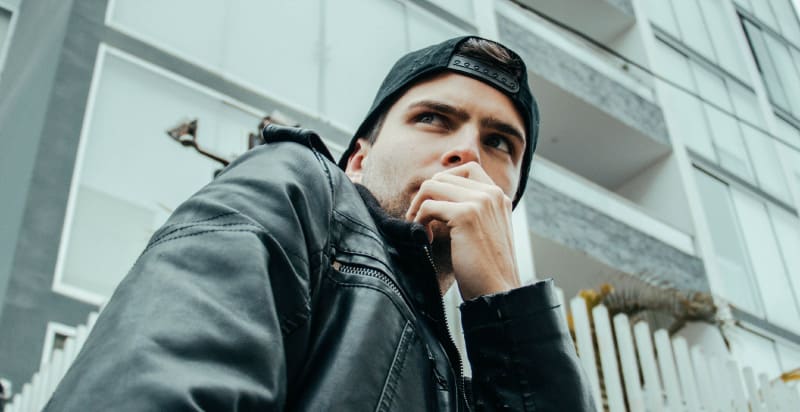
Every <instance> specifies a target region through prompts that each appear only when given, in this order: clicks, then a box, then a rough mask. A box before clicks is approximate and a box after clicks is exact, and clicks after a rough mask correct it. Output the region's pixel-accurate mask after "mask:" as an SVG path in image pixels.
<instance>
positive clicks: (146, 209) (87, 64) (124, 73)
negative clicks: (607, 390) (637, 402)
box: [0, 0, 800, 385]
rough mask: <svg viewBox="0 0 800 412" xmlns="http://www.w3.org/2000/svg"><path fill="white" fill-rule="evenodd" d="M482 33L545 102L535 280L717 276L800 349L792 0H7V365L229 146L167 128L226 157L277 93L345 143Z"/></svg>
mask: <svg viewBox="0 0 800 412" xmlns="http://www.w3.org/2000/svg"><path fill="white" fill-rule="evenodd" d="M470 33H472V34H478V35H482V36H484V37H488V38H494V39H498V40H500V41H502V42H503V43H505V44H507V45H509V46H510V47H512V48H513V49H515V50H516V51H518V52H519V53H520V54H521V55H522V56H523V58H524V59H525V60H526V62H527V64H528V67H529V77H530V79H531V85H532V89H533V91H534V94H535V95H536V96H537V99H538V101H539V104H540V107H541V113H542V130H541V135H540V141H539V146H538V149H537V155H536V156H535V157H534V166H533V169H532V174H531V177H530V181H529V189H528V193H527V194H526V196H525V198H524V202H523V203H522V204H521V205H520V207H519V208H518V210H517V211H516V212H515V236H516V239H517V249H518V252H517V255H518V259H519V260H520V266H521V268H522V269H523V270H522V271H523V276H524V277H525V280H526V281H532V280H533V279H535V278H545V277H553V278H555V280H556V282H557V284H558V285H559V286H560V287H561V288H562V289H563V290H564V293H565V295H566V296H568V297H571V296H574V295H575V294H576V293H577V292H578V291H579V290H581V289H591V288H597V287H598V286H599V285H600V284H602V283H612V284H614V283H622V284H624V283H625V282H629V281H631V280H633V281H638V280H644V281H646V282H650V283H659V284H668V285H670V286H674V287H676V288H679V289H685V290H693V291H703V292H709V293H711V294H712V295H713V296H715V297H716V299H717V303H718V305H720V306H721V307H723V308H725V310H724V313H726V314H728V315H726V316H727V317H728V320H729V327H726V328H725V330H724V332H723V335H724V338H725V339H726V340H727V342H728V343H729V344H730V353H731V355H732V356H733V357H734V358H735V359H737V361H738V362H739V363H740V364H742V365H749V366H751V367H753V368H754V369H755V370H756V372H757V373H758V372H763V373H766V374H767V375H769V376H773V377H777V376H779V375H780V374H781V373H782V372H786V371H789V370H792V369H794V368H797V367H800V215H798V209H800V24H799V23H798V18H797V14H796V13H795V10H794V9H793V7H792V4H791V3H790V0H569V1H560V2H552V1H547V0H516V1H511V0H446V1H445V0H442V1H433V0H343V1H331V0H297V1H292V2H284V1H278V0H236V1H228V0H205V1H189V0H173V1H169V2H164V1H154V0H138V1H134V0H81V1H73V2H61V1H56V0H47V1H33V0H0V145H2V150H0V152H2V153H0V172H2V173H0V177H2V179H0V193H3V196H4V199H3V202H2V204H0V212H2V213H0V215H1V216H0V228H1V229H2V230H0V377H5V378H8V379H10V380H11V381H12V382H14V384H16V385H19V384H21V383H23V382H25V381H27V380H28V379H30V376H31V374H32V373H33V372H34V371H35V370H37V369H38V367H39V365H40V364H42V363H45V362H47V360H48V359H49V356H50V354H51V353H52V351H53V350H54V349H55V348H58V347H59V345H60V342H63V341H64V338H65V337H67V336H69V335H71V334H73V333H74V328H75V326H76V325H78V324H79V323H80V322H82V321H83V320H84V319H85V318H86V315H87V314H88V313H89V312H90V311H92V310H96V309H97V307H98V306H100V305H102V303H103V302H104V301H105V300H107V299H108V297H109V296H110V295H111V293H112V292H113V290H114V288H115V287H116V285H117V283H118V282H119V281H120V280H121V278H122V277H123V276H124V275H125V273H126V272H127V270H128V268H130V266H131V265H132V264H133V262H134V260H135V259H136V257H137V256H138V254H139V253H140V252H141V250H142V249H143V248H144V245H145V244H146V242H147V240H148V238H149V237H150V236H151V235H152V233H153V232H154V231H155V230H156V229H157V228H158V227H159V226H160V225H161V224H162V223H163V222H164V221H165V220H166V219H167V217H168V216H169V214H170V212H171V211H172V210H174V209H175V208H176V207H177V206H178V205H179V204H180V203H181V202H182V201H183V200H185V199H186V198H187V197H189V196H190V195H191V194H192V193H194V192H195V191H197V190H198V189H199V188H200V187H202V186H203V185H205V184H206V183H207V182H209V181H210V180H211V179H212V178H213V176H214V172H215V171H216V170H217V169H219V168H220V167H221V165H220V164H219V163H217V162H215V161H213V160H211V159H209V158H207V157H203V156H200V155H199V154H198V153H196V152H195V151H192V150H190V149H187V148H185V147H183V146H181V145H180V144H178V143H176V142H175V141H174V140H172V139H170V138H169V137H168V136H167V135H166V133H165V131H166V130H167V129H170V128H172V127H173V126H175V125H177V124H179V123H181V122H183V121H186V120H192V119H196V120H197V124H198V128H197V141H198V143H199V144H200V145H201V146H202V147H204V148H205V149H207V150H209V151H211V152H213V153H215V154H218V155H220V156H222V157H224V158H233V157H235V156H236V155H238V154H240V153H242V152H243V151H244V150H246V149H247V147H248V136H249V134H250V133H254V132H257V130H256V129H257V125H258V123H259V121H260V119H261V118H262V117H263V116H265V115H272V116H274V117H277V118H282V119H291V122H296V123H299V124H301V125H303V126H304V127H307V128H311V129H315V130H317V131H318V132H319V133H320V134H321V135H322V136H323V137H324V138H325V139H326V141H327V143H328V144H329V146H330V147H331V148H332V149H333V150H332V151H333V152H334V154H338V153H341V151H342V150H343V148H344V145H345V144H346V143H347V141H348V140H349V138H350V136H351V134H352V133H353V132H354V130H355V128H356V127H357V125H358V124H359V123H360V120H361V119H362V117H363V116H364V114H365V113H366V111H367V109H368V108H369V105H370V103H371V101H372V98H373V95H374V93H375V91H376V90H377V87H378V85H379V83H380V81H381V80H382V78H383V76H384V75H385V74H386V72H387V71H388V69H389V67H390V66H391V64H392V63H393V62H394V61H395V60H396V59H397V58H398V57H399V56H400V55H401V54H403V53H404V52H407V51H409V50H413V49H416V48H420V47H423V46H426V45H429V44H432V43H435V42H438V41H441V40H444V39H446V38H449V37H453V36H457V35H462V34H470ZM448 299H449V300H450V302H451V308H452V309H453V310H452V311H451V314H452V316H453V317H455V316H456V310H455V305H456V303H457V302H456V301H457V298H456V297H455V294H452V293H451V296H450V297H449V298H448ZM8 331H13V333H7V332H8ZM456 331H457V327H456ZM679 333H683V334H684V335H685V336H686V337H687V338H688V339H689V341H690V343H692V344H704V345H707V346H708V348H709V351H711V352H713V351H727V350H728V349H726V347H725V345H724V344H723V343H722V342H723V340H722V339H721V337H722V336H723V335H721V334H720V328H718V327H717V326H712V325H701V324H693V325H690V327H688V328H686V329H685V330H684V331H681V332H679Z"/></svg>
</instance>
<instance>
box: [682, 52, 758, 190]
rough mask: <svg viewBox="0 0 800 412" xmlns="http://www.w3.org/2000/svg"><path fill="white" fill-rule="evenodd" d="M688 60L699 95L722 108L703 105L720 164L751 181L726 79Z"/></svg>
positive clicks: (745, 150) (751, 176) (749, 166)
mask: <svg viewBox="0 0 800 412" xmlns="http://www.w3.org/2000/svg"><path fill="white" fill-rule="evenodd" d="M690 64H691V67H692V72H693V74H694V78H695V81H696V82H697V89H698V91H699V92H700V95H701V96H702V97H703V98H704V99H706V100H707V101H709V102H713V103H715V104H716V105H718V106H719V107H720V108H721V109H722V110H720V109H718V108H716V107H714V106H711V105H709V104H704V105H703V106H704V108H705V114H706V119H707V121H708V124H709V130H710V132H711V136H712V138H713V140H714V147H715V149H716V154H717V156H718V161H719V164H720V166H722V167H723V168H725V169H727V170H730V171H731V172H733V173H734V174H736V175H738V176H739V177H741V178H742V179H745V180H748V181H753V172H752V168H751V165H750V160H749V159H748V154H747V149H746V148H745V144H744V141H743V140H742V133H741V131H740V129H739V124H738V122H737V121H736V119H735V118H734V117H733V116H731V115H730V114H729V113H730V112H733V111H734V107H733V103H732V102H731V98H730V96H729V95H728V89H727V86H726V85H725V80H724V79H723V78H721V77H720V76H718V75H717V74H715V73H713V72H711V71H710V70H708V69H706V68H705V67H704V66H702V65H700V64H698V63H696V62H691V63H690Z"/></svg>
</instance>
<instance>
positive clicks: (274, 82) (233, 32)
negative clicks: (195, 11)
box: [195, 0, 322, 112]
mask: <svg viewBox="0 0 800 412" xmlns="http://www.w3.org/2000/svg"><path fill="white" fill-rule="evenodd" d="M195 3H196V4H206V3H205V2H199V3H198V2H195ZM319 3H320V2H319V0H294V1H288V2H287V1H282V0H247V1H231V2H226V4H228V8H227V13H228V16H229V19H228V22H229V24H227V26H226V29H225V32H223V33H224V35H223V36H222V37H225V39H226V41H225V45H224V55H223V60H222V70H223V72H224V73H226V74H230V75H231V76H233V78H235V79H237V80H239V81H241V82H244V83H246V84H248V85H250V86H252V87H254V88H256V89H258V90H260V91H261V92H262V93H264V94H266V95H269V96H272V97H275V98H277V99H279V100H281V101H286V102H289V103H290V104H292V105H294V106H296V107H300V108H304V109H305V110H308V111H311V112H317V111H318V110H319V104H320V102H319V88H320V71H321V70H322V66H321V64H320V56H321V53H320V51H321V48H322V43H321V34H322V33H321V25H320V20H321V17H320V13H321V8H320V4H319ZM195 7H199V6H195ZM298 22H302V24H298Z"/></svg>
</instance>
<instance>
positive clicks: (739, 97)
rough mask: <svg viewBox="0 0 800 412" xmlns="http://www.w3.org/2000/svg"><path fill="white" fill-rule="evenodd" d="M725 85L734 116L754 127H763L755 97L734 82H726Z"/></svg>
mask: <svg viewBox="0 0 800 412" xmlns="http://www.w3.org/2000/svg"><path fill="white" fill-rule="evenodd" d="M727 85H728V92H730V96H731V101H732V102H733V108H734V109H735V113H736V115H737V116H739V118H741V119H743V120H746V121H748V122H750V123H752V124H754V125H756V126H763V124H764V122H763V120H762V119H763V116H762V114H761V108H760V107H759V105H758V100H757V99H756V95H755V94H754V93H753V92H751V91H750V90H747V89H745V88H744V87H742V86H741V85H739V84H738V83H736V82H727Z"/></svg>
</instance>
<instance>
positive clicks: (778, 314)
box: [731, 190, 800, 333]
mask: <svg viewBox="0 0 800 412" xmlns="http://www.w3.org/2000/svg"><path fill="white" fill-rule="evenodd" d="M731 198H732V199H733V204H734V206H735V207H736V212H737V217H738V221H739V225H741V229H742V232H743V233H745V234H746V236H744V240H745V244H746V245H747V250H748V252H749V255H750V258H751V262H752V264H753V266H752V269H753V273H754V274H755V278H756V280H757V283H758V285H759V290H760V292H761V297H762V302H764V309H765V312H766V318H767V319H768V320H769V321H770V322H772V323H775V324H777V325H779V326H781V327H783V328H785V329H787V330H791V331H794V332H795V333H797V332H800V312H798V308H797V303H796V302H795V294H794V290H793V288H792V282H791V281H790V280H789V277H788V276H787V273H786V266H785V265H784V262H783V259H782V256H781V252H780V250H781V247H786V246H788V245H779V244H778V239H777V238H776V234H775V231H774V230H773V226H772V222H773V220H772V219H770V216H769V214H768V213H767V208H766V207H765V205H764V203H763V202H762V201H760V200H759V199H757V198H755V197H753V196H750V195H747V194H744V193H742V192H740V191H737V190H731ZM779 219H780V218H779ZM785 240H787V241H788V240H792V239H785ZM797 250H800V249H797ZM733 303H734V304H736V302H733Z"/></svg>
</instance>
